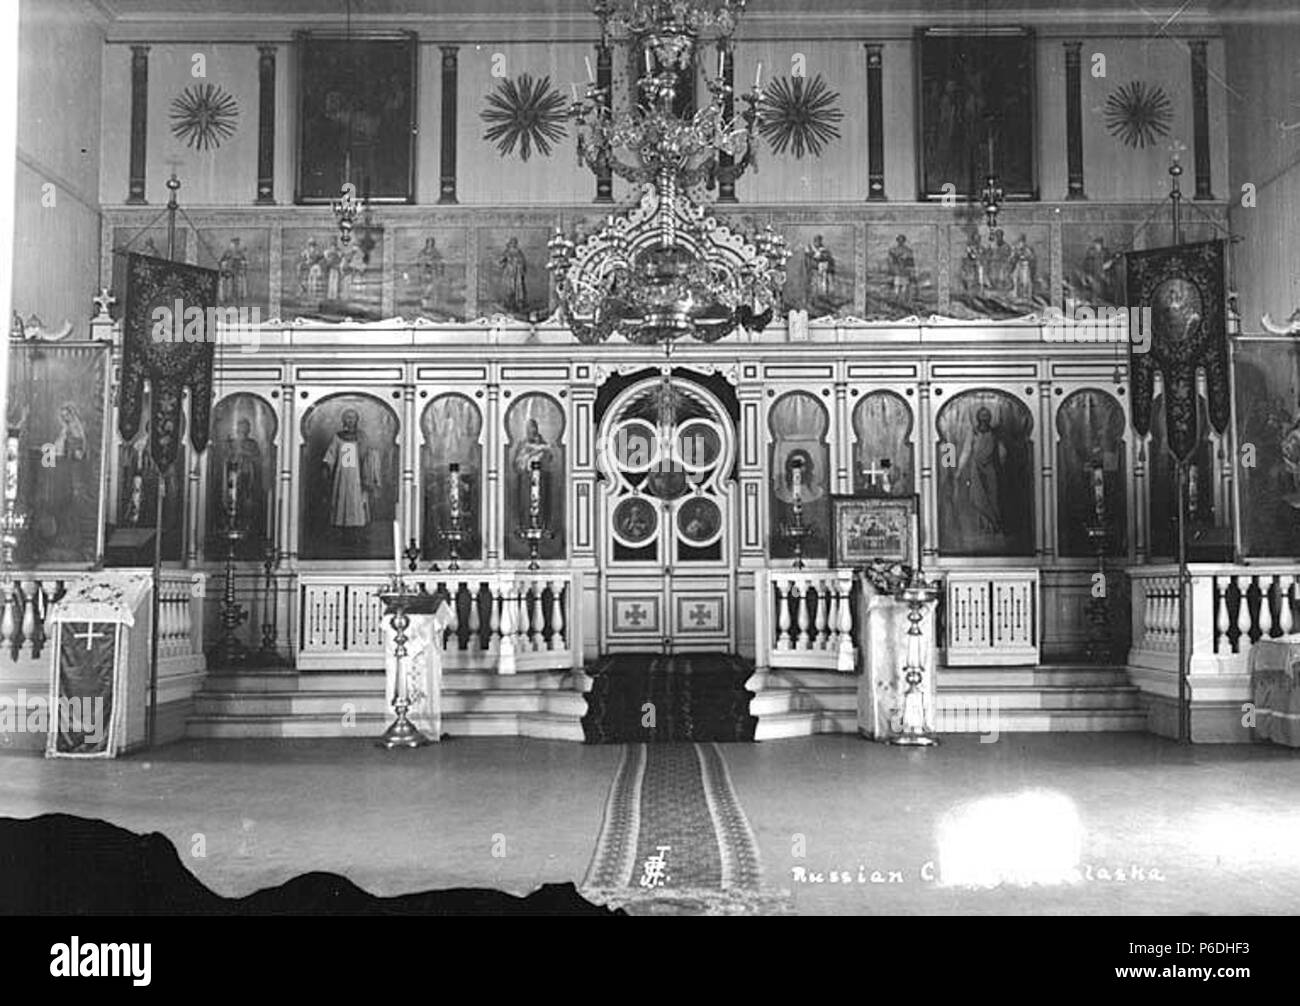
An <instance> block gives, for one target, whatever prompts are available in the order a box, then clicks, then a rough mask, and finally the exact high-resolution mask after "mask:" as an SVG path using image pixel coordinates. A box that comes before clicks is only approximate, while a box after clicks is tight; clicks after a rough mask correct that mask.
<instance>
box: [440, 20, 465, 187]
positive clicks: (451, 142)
mask: <svg viewBox="0 0 1300 1006" xmlns="http://www.w3.org/2000/svg"><path fill="white" fill-rule="evenodd" d="M459 51H460V48H459V46H454V45H444V46H443V47H442V173H441V176H440V179H439V182H438V202H440V203H454V202H456V103H457V100H458V94H459V90H458V85H457V77H458V70H459V65H460V57H459V55H458V54H459Z"/></svg>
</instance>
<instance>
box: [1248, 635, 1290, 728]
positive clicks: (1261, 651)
mask: <svg viewBox="0 0 1300 1006" xmlns="http://www.w3.org/2000/svg"><path fill="white" fill-rule="evenodd" d="M1250 698H1251V702H1252V703H1253V704H1254V707H1255V710H1254V711H1255V736H1256V737H1258V738H1260V739H1262V740H1270V741H1273V742H1274V743H1276V744H1285V745H1286V746H1287V747H1293V748H1295V747H1300V634H1296V635H1290V636H1278V637H1276V638H1274V639H1261V640H1260V641H1259V642H1258V643H1256V644H1255V645H1254V646H1253V647H1251V651H1250Z"/></svg>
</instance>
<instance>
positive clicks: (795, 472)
mask: <svg viewBox="0 0 1300 1006" xmlns="http://www.w3.org/2000/svg"><path fill="white" fill-rule="evenodd" d="M790 495H791V496H793V497H794V499H795V502H796V503H797V502H799V498H800V497H801V496H802V495H803V465H802V464H796V465H795V466H794V468H793V469H792V470H791V472H790Z"/></svg>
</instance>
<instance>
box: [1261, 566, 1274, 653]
mask: <svg viewBox="0 0 1300 1006" xmlns="http://www.w3.org/2000/svg"><path fill="white" fill-rule="evenodd" d="M1272 635H1273V577H1272V575H1271V574H1268V573H1265V574H1264V575H1262V576H1261V577H1260V578H1259V638H1260V639H1269V638H1270V637H1271V636H1272Z"/></svg>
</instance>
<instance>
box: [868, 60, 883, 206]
mask: <svg viewBox="0 0 1300 1006" xmlns="http://www.w3.org/2000/svg"><path fill="white" fill-rule="evenodd" d="M866 45H867V198H868V199H884V198H885V97H884V93H883V85H882V80H883V77H884V74H883V72H882V71H883V53H882V50H883V48H884V47H883V46H881V45H879V44H877V43H874V42H868V43H867V44H866Z"/></svg>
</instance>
